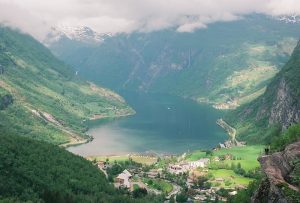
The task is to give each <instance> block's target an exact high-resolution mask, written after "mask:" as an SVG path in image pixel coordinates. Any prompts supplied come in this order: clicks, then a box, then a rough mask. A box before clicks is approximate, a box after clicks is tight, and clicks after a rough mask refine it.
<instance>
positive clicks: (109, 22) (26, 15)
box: [0, 0, 300, 40]
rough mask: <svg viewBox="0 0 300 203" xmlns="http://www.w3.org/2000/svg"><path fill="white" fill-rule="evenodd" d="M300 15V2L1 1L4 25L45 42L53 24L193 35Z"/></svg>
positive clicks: (295, 0)
mask: <svg viewBox="0 0 300 203" xmlns="http://www.w3.org/2000/svg"><path fill="white" fill-rule="evenodd" d="M252 13H261V14H266V15H270V16H281V15H300V1H299V0H48V1H47V0H44V1H41V0H0V23H1V24H5V25H9V26H12V27H16V28H19V29H21V30H22V31H24V32H27V33H30V34H32V35H33V36H34V37H36V38H38V39H40V40H41V39H43V38H44V37H45V36H46V34H47V33H48V32H49V31H50V29H51V27H53V26H88V27H90V28H92V29H93V30H95V31H97V32H101V33H107V32H110V33H118V32H127V33H130V32H134V31H141V32H150V31H156V30H161V29H166V28H175V29H177V31H178V32H192V31H193V30H195V29H200V28H206V27H207V26H208V25H209V24H210V23H214V22H219V21H232V20H236V19H239V18H241V17H243V15H247V14H252Z"/></svg>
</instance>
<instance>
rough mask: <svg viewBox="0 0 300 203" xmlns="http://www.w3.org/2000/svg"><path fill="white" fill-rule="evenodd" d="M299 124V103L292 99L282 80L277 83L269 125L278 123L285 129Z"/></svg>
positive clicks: (296, 99)
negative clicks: (293, 124)
mask: <svg viewBox="0 0 300 203" xmlns="http://www.w3.org/2000/svg"><path fill="white" fill-rule="evenodd" d="M299 57H300V56H299ZM299 77H300V75H299ZM299 79H300V78H299ZM299 88H300V87H299ZM299 122H300V101H299V100H298V98H297V97H296V98H295V97H293V95H292V92H291V90H290V87H289V86H288V84H287V82H286V79H285V78H282V79H281V80H280V82H279V85H278V89H277V94H276V96H275V100H274V102H273V104H272V107H271V113H270V117H269V124H277V123H280V124H281V126H282V127H283V128H284V129H286V128H287V127H289V126H290V124H292V123H299Z"/></svg>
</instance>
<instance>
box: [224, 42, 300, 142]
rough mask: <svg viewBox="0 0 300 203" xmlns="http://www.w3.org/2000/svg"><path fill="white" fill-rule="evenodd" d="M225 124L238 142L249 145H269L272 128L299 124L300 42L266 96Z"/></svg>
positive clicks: (240, 109)
mask: <svg viewBox="0 0 300 203" xmlns="http://www.w3.org/2000/svg"><path fill="white" fill-rule="evenodd" d="M226 120H227V121H228V122H229V123H230V124H231V125H233V126H235V127H236V128H237V137H238V138H240V139H242V140H247V141H251V142H262V141H267V142H269V141H271V137H270V134H272V133H268V132H267V131H269V130H270V129H271V128H273V127H274V126H278V127H279V129H283V130H284V129H286V128H288V127H289V126H290V125H292V124H295V123H299V122H300V42H298V44H297V46H296V47H295V49H294V51H293V53H292V55H291V58H290V60H289V61H288V62H287V63H286V65H285V66H284V67H283V68H282V70H281V71H280V72H279V73H278V74H277V75H276V76H275V77H274V78H273V79H272V81H271V82H270V84H269V85H268V86H267V89H266V91H265V93H264V94H263V95H262V96H260V97H259V98H257V99H256V100H254V101H253V102H251V103H250V104H247V105H245V106H242V107H240V108H239V109H237V110H236V111H235V112H233V113H231V114H229V115H228V117H227V118H226Z"/></svg>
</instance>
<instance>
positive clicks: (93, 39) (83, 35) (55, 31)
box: [44, 25, 112, 46]
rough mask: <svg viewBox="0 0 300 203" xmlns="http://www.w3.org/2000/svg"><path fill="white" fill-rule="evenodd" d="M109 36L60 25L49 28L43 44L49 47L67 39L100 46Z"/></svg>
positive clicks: (89, 29) (81, 27) (87, 29)
mask: <svg viewBox="0 0 300 203" xmlns="http://www.w3.org/2000/svg"><path fill="white" fill-rule="evenodd" d="M111 36H112V34H111V33H97V32H95V31H94V30H92V29H91V28H89V27H87V26H76V27H74V26H65V25H60V26H56V27H52V28H51V31H50V32H49V33H48V35H47V37H46V39H45V40H44V44H46V45H47V46H49V45H51V44H53V43H56V42H59V41H60V40H62V39H69V40H72V41H78V42H83V43H93V44H100V43H102V42H103V41H104V40H105V39H107V38H108V37H111Z"/></svg>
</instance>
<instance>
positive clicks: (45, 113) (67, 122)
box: [0, 27, 134, 144]
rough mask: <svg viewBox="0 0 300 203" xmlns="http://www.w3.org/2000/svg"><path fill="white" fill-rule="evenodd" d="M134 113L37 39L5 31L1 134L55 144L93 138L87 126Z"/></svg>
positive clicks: (1, 30) (0, 30) (0, 52)
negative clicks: (97, 120)
mask: <svg viewBox="0 0 300 203" xmlns="http://www.w3.org/2000/svg"><path fill="white" fill-rule="evenodd" d="M132 113H134V111H133V110H132V109H131V108H130V107H129V106H128V105H127V104H126V102H125V101H124V99H123V98H122V97H120V96H119V95H117V94H116V93H114V92H112V91H110V90H108V89H105V88H102V87H98V86H96V85H94V84H93V83H90V82H86V81H83V80H82V79H80V77H79V76H78V74H77V73H76V72H75V71H74V70H72V69H71V68H70V67H69V66H67V65H65V64H64V63H63V62H61V61H60V60H58V59H57V58H56V57H55V56H53V55H52V54H51V52H50V51H49V50H48V49H47V48H45V47H44V46H43V45H42V44H40V43H39V42H37V41H36V40H35V39H33V38H32V37H30V36H28V35H25V34H21V33H20V32H17V31H15V30H11V29H9V28H6V27H0V132H1V134H13V135H23V136H26V137H30V138H34V139H38V140H43V141H47V142H50V143H54V144H65V143H69V142H70V143H73V144H75V143H80V142H84V141H85V140H84V139H83V138H87V137H86V135H85V131H86V130H87V127H86V125H85V124H84V120H88V119H95V118H101V117H118V116H124V115H128V114H132Z"/></svg>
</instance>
